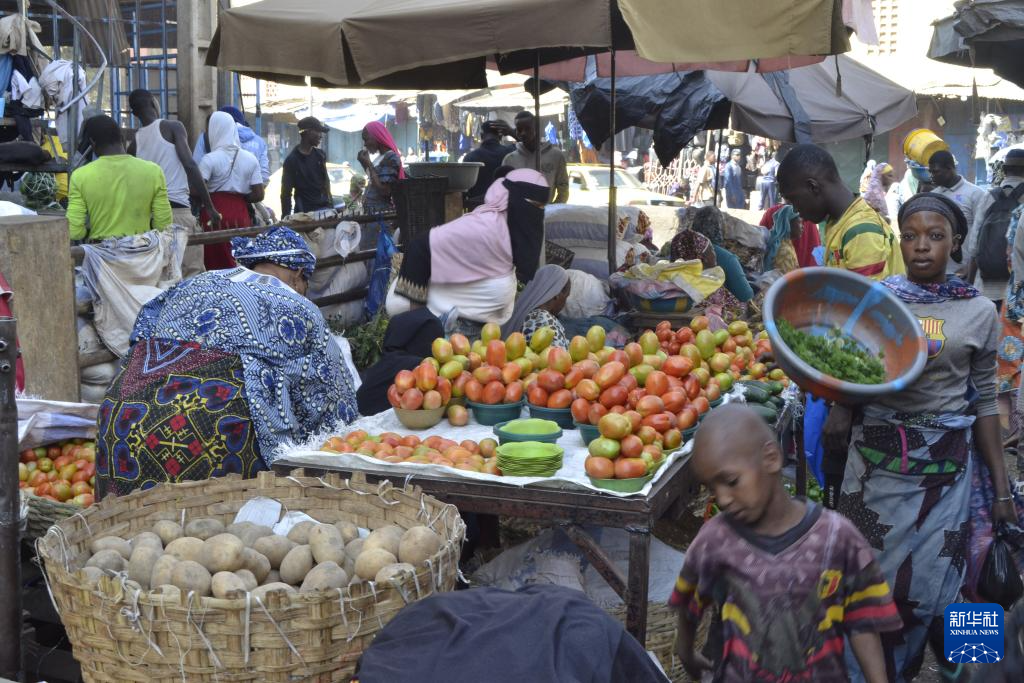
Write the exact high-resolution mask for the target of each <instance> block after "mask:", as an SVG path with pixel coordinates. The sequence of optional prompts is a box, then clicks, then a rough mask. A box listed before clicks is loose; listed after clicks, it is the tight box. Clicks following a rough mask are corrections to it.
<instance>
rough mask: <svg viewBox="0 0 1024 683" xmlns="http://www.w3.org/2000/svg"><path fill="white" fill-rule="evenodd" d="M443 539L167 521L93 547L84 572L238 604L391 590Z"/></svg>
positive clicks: (345, 527) (427, 532) (420, 530)
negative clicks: (278, 594) (355, 587)
mask: <svg viewBox="0 0 1024 683" xmlns="http://www.w3.org/2000/svg"><path fill="white" fill-rule="evenodd" d="M441 543H442V540H441V537H440V536H439V535H438V534H437V533H435V532H434V531H432V530H431V529H429V528H427V527H425V526H416V527H412V528H411V529H408V530H405V529H402V528H401V527H398V526H395V525H391V526H386V527H382V528H380V529H376V530H374V531H372V532H371V533H370V535H369V536H367V537H366V538H360V537H359V530H358V528H357V527H356V526H355V525H354V524H352V523H351V522H347V521H340V522H337V523H336V524H319V523H316V522H308V521H307V522H300V523H299V524H297V525H295V526H294V527H293V528H292V530H291V531H290V532H289V533H288V535H287V536H280V535H276V534H275V533H274V532H273V530H272V529H270V528H269V527H265V526H258V525H256V524H253V523H251V522H241V523H237V524H231V525H229V526H227V527H225V526H224V524H223V523H221V522H220V521H218V520H216V519H196V520H193V521H191V522H189V523H188V524H186V525H185V527H184V528H182V526H181V525H180V524H177V523H175V522H171V521H160V522H156V523H155V524H154V525H153V528H152V530H151V531H143V532H141V533H139V534H136V535H135V537H134V538H132V539H130V540H126V539H123V538H119V537H115V536H105V537H102V538H97V539H94V540H93V541H92V543H91V546H90V550H91V552H92V556H91V557H90V558H89V560H88V561H87V562H86V565H85V567H84V568H83V569H82V571H83V572H84V573H85V575H86V579H87V581H88V582H89V583H90V584H92V585H95V584H96V582H98V581H99V579H100V577H101V576H103V575H104V573H107V574H111V573H113V574H116V573H126V574H127V576H128V581H129V582H130V583H132V584H134V585H137V586H138V589H139V590H158V591H160V592H162V593H174V592H177V591H180V592H181V593H184V594H188V593H193V594H195V595H198V596H209V595H212V596H213V597H215V598H234V597H239V596H241V595H243V594H244V593H245V592H247V591H251V592H252V593H253V595H255V596H259V597H263V596H265V595H266V594H267V593H268V592H270V591H275V590H285V591H288V592H295V591H298V592H300V593H310V592H314V591H319V590H331V589H339V588H344V587H346V586H348V585H350V584H353V583H358V582H360V581H374V582H375V583H378V584H381V583H382V584H384V585H385V586H387V585H390V584H391V582H392V580H393V579H397V578H398V577H399V576H400V575H401V574H402V573H404V572H415V571H416V569H417V568H418V567H419V566H421V565H423V564H424V563H425V562H426V561H427V560H428V559H429V558H431V557H433V556H434V554H436V553H437V552H438V551H439V550H440V549H441Z"/></svg>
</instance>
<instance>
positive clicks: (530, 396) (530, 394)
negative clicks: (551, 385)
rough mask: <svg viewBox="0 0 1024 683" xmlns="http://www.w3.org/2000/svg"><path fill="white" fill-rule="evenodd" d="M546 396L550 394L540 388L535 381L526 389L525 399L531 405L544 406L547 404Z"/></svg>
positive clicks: (548, 396)
mask: <svg viewBox="0 0 1024 683" xmlns="http://www.w3.org/2000/svg"><path fill="white" fill-rule="evenodd" d="M548 398H550V394H548V392H547V391H545V390H544V389H542V388H541V387H540V386H538V385H537V383H536V382H535V383H533V384H531V385H530V388H529V389H527V390H526V400H527V401H529V403H530V405H532V406H540V407H542V408H543V407H545V406H547V404H548Z"/></svg>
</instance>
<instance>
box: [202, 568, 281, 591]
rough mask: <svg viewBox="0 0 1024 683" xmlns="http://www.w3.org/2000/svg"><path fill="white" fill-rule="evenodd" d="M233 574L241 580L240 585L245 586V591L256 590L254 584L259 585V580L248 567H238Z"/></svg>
mask: <svg viewBox="0 0 1024 683" xmlns="http://www.w3.org/2000/svg"><path fill="white" fill-rule="evenodd" d="M267 571H270V570H267ZM235 576H237V577H238V578H239V579H240V580H241V581H242V585H243V586H245V590H247V591H252V590H256V586H258V585H260V582H259V581H257V580H256V576H255V575H254V574H253V573H252V572H251V571H249V570H248V569H239V570H238V571H237V572H235ZM214 578H216V577H214ZM214 594H216V591H214Z"/></svg>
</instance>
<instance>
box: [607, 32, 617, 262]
mask: <svg viewBox="0 0 1024 683" xmlns="http://www.w3.org/2000/svg"><path fill="white" fill-rule="evenodd" d="M611 70H612V73H611V76H612V78H611V86H612V87H611V90H612V92H611V107H612V111H611V116H609V117H608V118H609V120H610V121H611V130H610V131H608V132H609V133H610V134H611V151H610V154H611V157H610V158H609V159H608V274H609V275H611V274H612V273H614V272H615V271H616V270H618V269H619V262H618V258H617V251H618V250H617V249H616V247H617V246H618V241H619V235H618V227H619V212H618V210H617V206H616V203H617V198H618V197H617V193H616V189H615V118H616V117H615V107H616V101H615V49H614V48H613V49H612V51H611Z"/></svg>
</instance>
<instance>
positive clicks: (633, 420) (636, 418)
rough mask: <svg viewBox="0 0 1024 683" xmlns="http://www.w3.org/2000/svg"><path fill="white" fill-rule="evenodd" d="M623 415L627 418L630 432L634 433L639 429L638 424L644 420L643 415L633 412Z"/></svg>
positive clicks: (629, 411)
mask: <svg viewBox="0 0 1024 683" xmlns="http://www.w3.org/2000/svg"><path fill="white" fill-rule="evenodd" d="M623 415H625V416H626V417H628V418H629V424H631V425H632V426H633V430H632V431H634V432H635V431H636V430H638V429H640V423H641V422H643V419H644V416H643V415H641V414H640V413H638V412H636V411H635V410H627V411H626V412H625V413H623Z"/></svg>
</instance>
